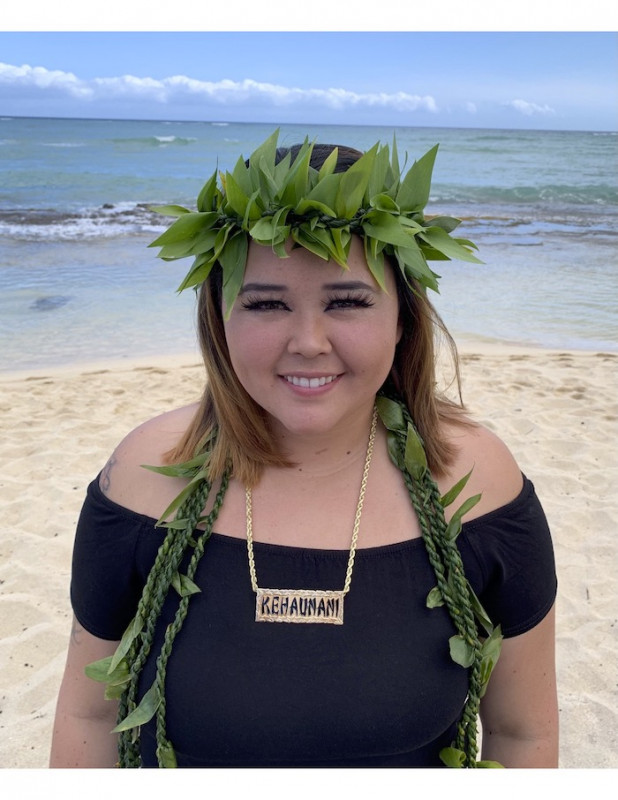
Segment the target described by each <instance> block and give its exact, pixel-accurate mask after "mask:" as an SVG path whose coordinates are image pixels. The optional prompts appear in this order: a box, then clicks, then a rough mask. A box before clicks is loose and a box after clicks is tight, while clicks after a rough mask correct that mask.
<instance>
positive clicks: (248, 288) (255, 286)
mask: <svg viewBox="0 0 618 800" xmlns="http://www.w3.org/2000/svg"><path fill="white" fill-rule="evenodd" d="M287 288H288V287H287V286H284V285H283V284H279V283H245V285H244V286H243V287H242V289H241V290H240V292H239V294H245V293H246V292H284V291H285V290H286V289H287Z"/></svg>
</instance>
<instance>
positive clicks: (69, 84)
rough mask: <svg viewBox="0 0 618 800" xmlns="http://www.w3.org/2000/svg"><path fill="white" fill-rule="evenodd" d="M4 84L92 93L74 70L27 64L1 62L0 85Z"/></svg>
mask: <svg viewBox="0 0 618 800" xmlns="http://www.w3.org/2000/svg"><path fill="white" fill-rule="evenodd" d="M3 85H6V86H8V87H15V88H19V89H23V88H28V87H32V88H35V89H42V90H48V89H60V90H61V91H64V92H66V93H67V94H69V95H72V96H73V97H89V96H90V95H91V94H92V91H91V90H90V89H89V88H88V87H87V85H86V84H85V83H84V81H81V80H80V79H79V78H77V77H76V76H75V75H73V73H72V72H62V71H60V70H48V69H45V67H30V66H28V65H27V64H24V65H23V66H21V67H16V66H13V65H12V64H2V63H0V86H3Z"/></svg>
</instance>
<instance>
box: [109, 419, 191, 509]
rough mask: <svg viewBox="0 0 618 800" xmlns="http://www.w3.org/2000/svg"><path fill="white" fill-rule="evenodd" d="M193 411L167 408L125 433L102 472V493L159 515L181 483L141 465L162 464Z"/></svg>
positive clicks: (129, 505)
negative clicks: (162, 412)
mask: <svg viewBox="0 0 618 800" xmlns="http://www.w3.org/2000/svg"><path fill="white" fill-rule="evenodd" d="M196 410H197V404H193V405H189V406H183V407H182V408H177V409H174V410H172V411H168V412H166V413H164V414H160V415H158V416H156V417H153V418H152V419H149V420H147V421H146V422H143V423H142V424H141V425H138V427H137V428H135V429H134V430H132V431H131V432H130V433H129V434H127V436H125V438H124V439H123V440H122V441H121V442H120V443H119V445H118V446H117V447H116V449H115V450H114V452H113V453H112V454H111V456H110V457H109V459H108V461H107V463H106V464H105V466H104V468H103V470H102V471H101V474H100V477H99V486H100V488H101V491H102V492H103V494H104V495H105V496H106V497H108V498H109V499H110V500H112V501H113V502H115V503H117V504H119V505H121V506H124V507H125V508H129V509H131V510H132V511H136V512H138V513H140V514H146V515H147V516H151V517H154V518H155V519H156V518H158V517H159V516H160V514H161V513H162V512H163V510H164V509H165V508H166V507H167V505H169V503H170V502H171V500H172V499H173V498H174V497H175V496H176V495H177V494H178V492H179V491H180V489H181V488H182V486H183V485H184V484H183V483H182V482H179V481H178V479H176V478H169V477H166V476H163V475H160V474H158V473H156V472H153V471H152V470H149V469H145V468H144V467H145V466H161V465H163V464H164V463H165V454H166V453H167V452H168V451H169V450H171V449H172V448H173V447H174V446H175V445H176V444H177V443H178V441H179V440H180V438H181V437H182V435H183V434H184V432H185V430H186V429H187V427H188V426H189V424H190V422H191V420H192V419H193V417H194V415H195V412H196ZM168 498H169V499H168ZM166 501H167V502H166Z"/></svg>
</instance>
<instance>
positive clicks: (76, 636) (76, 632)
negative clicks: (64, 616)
mask: <svg viewBox="0 0 618 800" xmlns="http://www.w3.org/2000/svg"><path fill="white" fill-rule="evenodd" d="M83 630H84V629H83V628H82V627H81V625H80V624H79V622H78V621H77V620H76V619H73V625H72V626H71V641H72V642H73V644H81V636H80V634H81V632H82V631H83Z"/></svg>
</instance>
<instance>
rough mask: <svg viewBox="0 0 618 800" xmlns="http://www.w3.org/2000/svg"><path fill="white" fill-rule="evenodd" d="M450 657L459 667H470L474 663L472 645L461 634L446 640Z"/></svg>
mask: <svg viewBox="0 0 618 800" xmlns="http://www.w3.org/2000/svg"><path fill="white" fill-rule="evenodd" d="M448 644H449V650H450V653H451V658H452V659H453V661H454V662H455V663H456V664H459V665H460V666H461V667H466V668H467V667H471V666H472V664H473V663H474V647H472V645H471V644H469V642H466V640H465V639H464V638H463V636H461V635H460V634H456V635H455V636H451V638H450V639H449V640H448Z"/></svg>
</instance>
